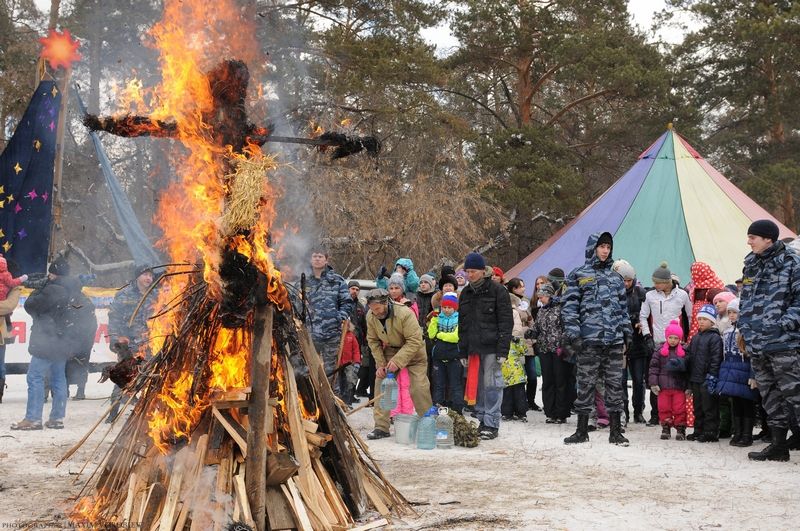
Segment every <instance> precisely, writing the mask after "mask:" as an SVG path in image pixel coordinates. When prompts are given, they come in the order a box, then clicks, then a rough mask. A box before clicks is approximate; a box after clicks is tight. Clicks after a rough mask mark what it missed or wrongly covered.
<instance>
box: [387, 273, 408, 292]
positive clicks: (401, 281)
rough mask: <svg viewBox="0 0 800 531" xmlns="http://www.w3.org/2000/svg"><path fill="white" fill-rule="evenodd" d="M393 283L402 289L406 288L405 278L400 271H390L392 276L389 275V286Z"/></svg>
mask: <svg viewBox="0 0 800 531" xmlns="http://www.w3.org/2000/svg"><path fill="white" fill-rule="evenodd" d="M391 285H395V286H400V287H401V288H403V289H404V290H405V289H406V279H405V277H404V276H403V274H402V273H392V276H391V277H389V286H391Z"/></svg>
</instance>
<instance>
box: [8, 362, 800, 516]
mask: <svg viewBox="0 0 800 531" xmlns="http://www.w3.org/2000/svg"><path fill="white" fill-rule="evenodd" d="M96 377H97V375H92V377H90V380H96ZM8 387H9V388H8V389H7V390H6V396H5V398H4V400H3V404H0V529H3V528H11V527H13V526H15V524H17V525H18V524H19V522H31V521H33V520H37V519H41V520H43V521H50V522H54V523H51V524H48V525H47V527H46V528H48V529H49V528H56V529H57V528H59V527H58V526H59V525H60V526H66V519H64V517H63V512H64V511H65V510H66V509H67V508H68V507H70V505H71V504H70V502H69V501H68V498H69V497H70V496H75V495H76V494H77V493H78V492H79V490H80V487H81V485H82V482H83V481H82V479H79V476H78V475H77V473H78V472H79V471H80V470H81V468H82V467H83V465H84V464H85V462H86V461H87V459H88V458H89V456H90V454H91V452H92V450H93V449H94V448H95V446H96V445H97V443H98V442H99V441H100V439H101V437H100V436H98V434H95V436H94V437H93V439H91V440H90V443H89V444H86V445H84V447H83V448H82V449H81V450H80V451H79V452H78V453H77V454H76V455H75V456H74V457H73V458H72V459H71V460H70V461H68V462H66V463H64V464H62V465H61V466H60V467H58V468H56V467H55V464H56V463H57V462H58V460H59V459H60V458H61V456H62V455H63V454H64V452H66V451H67V450H68V449H69V448H70V447H72V445H73V444H74V443H75V442H76V441H78V440H79V439H80V438H81V437H82V436H83V435H84V434H85V433H86V431H87V430H88V429H89V428H90V427H91V426H92V425H93V424H94V422H95V421H96V420H97V417H98V415H99V414H100V412H101V411H102V410H104V409H105V408H107V407H108V403H107V401H105V400H104V398H105V397H107V396H109V394H110V392H111V385H110V384H90V385H89V386H88V388H87V393H86V394H87V397H88V398H89V399H88V400H85V401H81V402H75V401H72V400H70V402H69V403H68V405H67V418H66V421H65V424H66V428H65V429H64V430H47V429H45V430H43V431H36V432H15V431H11V430H9V426H10V425H11V423H12V422H16V421H18V420H21V419H22V418H23V417H24V414H25V400H26V385H25V377H24V376H10V377H9V378H8ZM72 390H73V392H74V388H73V389H72ZM49 405H50V404H46V405H45V418H47V417H46V415H47V412H48V411H49ZM371 416H372V410H371V409H364V410H362V411H360V412H358V413H356V414H355V415H353V416H352V417H351V419H352V423H353V426H354V427H356V428H357V429H358V430H359V431H360V432H361V433H364V434H365V433H366V432H367V431H369V429H371V428H372V417H371ZM528 419H529V422H528V423H527V424H523V423H519V422H509V423H505V424H503V425H502V426H501V428H500V437H499V438H497V439H496V440H494V441H487V442H482V443H481V444H480V445H479V446H478V447H477V448H474V449H465V448H454V449H452V450H430V451H425V450H417V449H415V448H411V447H406V446H400V445H397V444H395V443H394V441H393V439H384V440H380V441H373V442H371V445H370V447H371V451H372V453H373V455H374V457H375V458H376V459H377V460H378V461H379V462H380V463H381V465H382V468H383V470H384V472H385V474H386V476H387V478H388V479H389V480H390V481H392V482H393V483H394V485H395V486H396V487H397V488H398V489H399V490H400V491H401V492H402V493H404V494H405V495H406V497H407V498H408V499H409V500H410V501H411V502H412V504H414V506H415V508H416V510H417V512H418V513H419V517H415V518H405V519H403V520H395V521H394V522H393V526H392V528H393V529H415V530H420V529H475V530H478V529H481V530H483V529H552V528H562V529H615V528H616V529H676V530H677V529H708V528H712V529H713V528H718V529H771V530H772V529H796V528H797V522H798V521H800V503H798V500H800V466H798V464H799V463H800V453H793V454H792V459H791V462H789V463H753V462H749V461H748V460H747V455H746V453H747V451H748V449H742V448H733V447H731V446H729V445H728V441H727V440H724V441H721V442H719V443H714V444H700V443H693V442H679V441H675V440H674V439H672V440H669V441H661V440H660V439H659V434H660V429H659V428H656V427H651V428H647V427H645V426H643V425H630V426H629V428H628V430H627V433H626V436H627V437H628V438H629V439H630V440H631V445H630V447H628V448H621V447H616V446H612V445H609V444H608V442H607V437H608V432H607V430H601V431H599V432H594V433H592V434H591V442H590V443H588V444H582V445H578V446H565V445H564V444H563V443H562V439H563V438H564V437H566V436H567V435H569V434H571V433H572V432H573V431H574V429H575V424H574V420H572V419H571V421H570V422H568V423H567V424H566V425H560V426H559V425H551V424H545V423H544V415H542V414H541V413H536V412H529V413H528ZM104 432H105V431H102V433H104ZM112 435H113V434H112ZM108 440H110V437H109V438H107V439H106V442H104V443H102V445H105V444H107V443H108ZM102 447H103V446H101V448H102ZM761 447H763V446H762V445H756V446H755V447H754V448H755V449H758V448H761ZM92 470H93V468H92V467H91V466H89V467H87V469H86V471H87V472H88V473H91V471H92ZM85 477H86V475H84V476H80V478H85ZM51 526H52V527H51ZM38 528H40V529H41V528H43V527H38Z"/></svg>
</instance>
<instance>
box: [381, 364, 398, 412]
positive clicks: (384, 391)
mask: <svg viewBox="0 0 800 531" xmlns="http://www.w3.org/2000/svg"><path fill="white" fill-rule="evenodd" d="M379 405H380V407H381V409H382V410H384V411H391V410H393V409H394V408H396V407H397V380H395V379H394V373H393V372H390V373H389V374H387V375H386V378H384V379H383V381H382V382H381V400H380V404H379Z"/></svg>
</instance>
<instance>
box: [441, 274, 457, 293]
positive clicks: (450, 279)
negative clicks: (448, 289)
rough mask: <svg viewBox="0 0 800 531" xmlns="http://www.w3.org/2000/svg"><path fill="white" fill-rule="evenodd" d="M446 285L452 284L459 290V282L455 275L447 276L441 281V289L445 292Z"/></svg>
mask: <svg viewBox="0 0 800 531" xmlns="http://www.w3.org/2000/svg"><path fill="white" fill-rule="evenodd" d="M445 284H452V285H453V289H458V280H456V277H455V275H445V276H443V277H442V278H440V279H439V289H440V290H443V289H444V285H445Z"/></svg>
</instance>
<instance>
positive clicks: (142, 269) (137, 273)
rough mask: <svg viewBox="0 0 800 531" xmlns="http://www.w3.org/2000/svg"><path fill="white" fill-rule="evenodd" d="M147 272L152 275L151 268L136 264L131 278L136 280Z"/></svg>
mask: <svg viewBox="0 0 800 531" xmlns="http://www.w3.org/2000/svg"><path fill="white" fill-rule="evenodd" d="M148 271H150V272H151V273H152V272H153V268H152V267H151V266H149V265H147V264H136V268H135V269H134V270H133V278H134V279H137V278H139V277H140V276H142V274H144V273H146V272H148Z"/></svg>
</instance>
